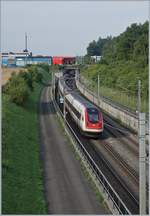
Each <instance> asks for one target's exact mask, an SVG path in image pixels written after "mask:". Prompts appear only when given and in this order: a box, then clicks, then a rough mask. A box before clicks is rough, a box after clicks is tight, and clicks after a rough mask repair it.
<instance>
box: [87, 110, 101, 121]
mask: <svg viewBox="0 0 150 216" xmlns="http://www.w3.org/2000/svg"><path fill="white" fill-rule="evenodd" d="M87 113H88V120H89V122H91V123H97V122H98V121H99V112H98V110H97V109H95V108H88V109H87Z"/></svg>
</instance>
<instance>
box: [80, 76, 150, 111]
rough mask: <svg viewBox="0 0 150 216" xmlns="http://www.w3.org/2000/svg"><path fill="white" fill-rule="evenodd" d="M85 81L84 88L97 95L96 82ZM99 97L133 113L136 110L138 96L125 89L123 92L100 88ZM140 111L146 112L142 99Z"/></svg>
mask: <svg viewBox="0 0 150 216" xmlns="http://www.w3.org/2000/svg"><path fill="white" fill-rule="evenodd" d="M85 79H86V80H84V82H83V83H84V84H85V86H86V87H87V88H88V89H89V90H91V91H92V92H95V93H96V94H97V82H95V81H92V80H89V79H88V78H87V77H85ZM100 96H104V97H106V98H108V99H110V100H112V101H114V102H117V103H118V104H121V105H123V106H126V107H128V108H130V109H132V110H134V111H135V110H137V107H138V104H137V103H138V96H137V95H135V94H134V95H133V94H131V92H130V91H128V90H127V89H125V90H124V91H123V90H118V89H115V88H109V87H107V86H100ZM141 111H142V112H146V113H147V112H148V101H147V100H146V99H144V98H142V103H141Z"/></svg>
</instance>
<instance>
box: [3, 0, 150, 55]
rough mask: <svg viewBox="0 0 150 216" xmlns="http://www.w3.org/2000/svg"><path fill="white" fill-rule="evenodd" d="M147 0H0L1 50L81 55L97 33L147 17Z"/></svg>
mask: <svg viewBox="0 0 150 216" xmlns="http://www.w3.org/2000/svg"><path fill="white" fill-rule="evenodd" d="M148 4H149V3H148V1H143V0H141V1H121V0H120V1H70V2H68V1H56V2H54V1H30V2H29V1H20V2H19V1H12V0H11V1H4V0H2V2H1V18H2V19H1V51H2V52H4V51H6V52H9V51H13V52H16V51H22V50H23V49H25V32H27V35H28V50H29V51H32V52H33V54H42V55H51V56H54V55H66V56H75V55H85V54H86V48H87V46H88V44H89V43H90V42H91V41H93V40H97V39H98V38H99V37H102V38H105V37H107V36H110V35H112V36H117V35H119V34H120V33H122V32H123V31H125V30H126V28H127V27H128V26H130V25H131V24H132V23H144V22H145V21H146V20H149V15H148V10H149V5H148Z"/></svg>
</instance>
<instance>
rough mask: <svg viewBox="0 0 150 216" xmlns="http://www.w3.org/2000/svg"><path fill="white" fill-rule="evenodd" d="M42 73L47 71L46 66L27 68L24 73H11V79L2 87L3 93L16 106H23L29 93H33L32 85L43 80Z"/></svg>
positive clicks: (47, 67)
mask: <svg viewBox="0 0 150 216" xmlns="http://www.w3.org/2000/svg"><path fill="white" fill-rule="evenodd" d="M41 68H42V69H43V70H42V72H43V71H48V70H49V66H48V65H44V64H42V65H39V66H36V65H33V66H29V67H28V68H27V70H26V71H23V72H22V71H20V73H18V74H16V73H15V72H14V73H12V76H11V78H10V79H9V81H8V82H7V83H6V85H5V86H3V89H2V90H3V92H4V93H5V94H7V95H9V96H10V100H11V101H12V102H14V103H16V104H18V105H24V103H25V102H26V100H27V99H28V97H29V95H30V92H31V91H34V83H35V82H37V83H41V82H42V79H43V74H42V73H41Z"/></svg>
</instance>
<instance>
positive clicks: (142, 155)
mask: <svg viewBox="0 0 150 216" xmlns="http://www.w3.org/2000/svg"><path fill="white" fill-rule="evenodd" d="M139 150H140V152H139V168H140V170H139V173H140V178H139V181H140V183H139V186H140V190H139V192H140V215H146V146H145V113H139Z"/></svg>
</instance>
